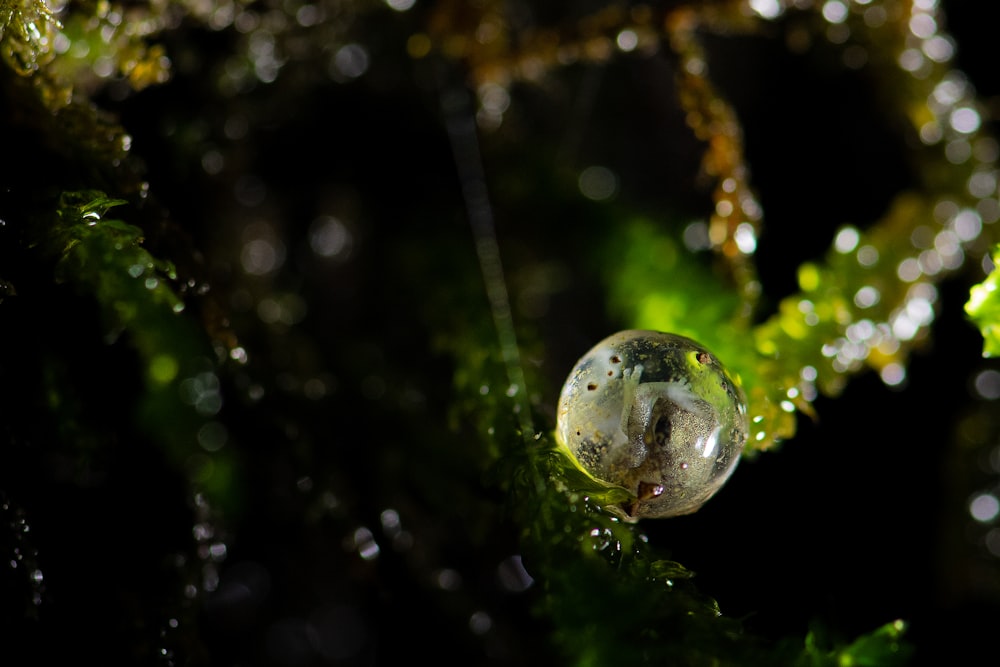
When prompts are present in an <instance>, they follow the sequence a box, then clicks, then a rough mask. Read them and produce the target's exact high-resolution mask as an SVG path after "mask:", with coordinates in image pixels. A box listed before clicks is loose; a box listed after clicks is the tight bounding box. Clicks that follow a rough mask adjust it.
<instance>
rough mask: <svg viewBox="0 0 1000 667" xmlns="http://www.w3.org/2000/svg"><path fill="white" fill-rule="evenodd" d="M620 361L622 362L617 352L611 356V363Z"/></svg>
mask: <svg viewBox="0 0 1000 667" xmlns="http://www.w3.org/2000/svg"><path fill="white" fill-rule="evenodd" d="M621 362H622V358H621V357H619V356H618V355H617V354H616V355H615V356H613V357H611V363H613V364H620V363H621Z"/></svg>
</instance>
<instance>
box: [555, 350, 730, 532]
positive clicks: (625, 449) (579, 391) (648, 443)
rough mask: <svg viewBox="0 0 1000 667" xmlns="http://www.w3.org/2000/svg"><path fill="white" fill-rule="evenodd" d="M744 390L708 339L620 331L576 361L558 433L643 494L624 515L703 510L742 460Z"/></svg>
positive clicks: (601, 475)
mask: <svg viewBox="0 0 1000 667" xmlns="http://www.w3.org/2000/svg"><path fill="white" fill-rule="evenodd" d="M748 427H749V425H748V423H747V409H746V399H745V398H744V395H743V392H742V390H741V389H740V387H739V385H738V384H737V383H736V382H735V381H734V380H733V378H732V377H731V376H730V375H729V373H728V372H727V371H726V369H725V368H724V367H723V366H722V364H721V363H720V362H719V360H718V359H717V358H716V357H715V355H713V354H712V353H711V352H709V351H708V350H706V349H705V348H704V347H703V346H702V345H699V344H698V343H697V342H695V341H693V340H691V339H690V338H685V337H683V336H678V335H675V334H668V333H661V332H659V331H638V330H629V331H620V332H618V333H616V334H614V335H612V336H609V337H608V338H605V339H604V340H602V341H601V342H600V343H598V344H597V345H596V346H594V347H593V348H592V349H591V350H590V351H589V352H587V354H585V355H584V356H583V357H582V358H581V359H580V361H578V362H577V364H576V366H575V367H574V368H573V371H572V372H571V373H570V375H569V378H568V379H567V380H566V383H565V384H564V385H563V389H562V394H561V395H560V397H559V407H558V422H557V425H556V436H557V438H558V439H559V441H560V444H562V445H563V446H565V447H566V448H567V449H568V450H569V451H570V453H571V454H572V455H573V456H574V457H576V459H577V461H579V463H580V465H581V466H583V468H584V469H586V470H587V471H588V472H589V473H590V474H591V475H593V476H594V477H595V478H597V479H599V480H601V481H604V482H608V483H611V484H617V485H620V486H623V487H625V488H626V489H628V490H629V491H630V492H632V494H633V495H635V497H636V500H635V501H632V502H629V503H626V504H625V505H623V506H622V507H616V508H609V509H612V511H614V512H616V513H617V514H620V515H622V516H623V517H624V518H625V519H626V520H629V521H635V520H638V519H641V518H658V517H671V516H678V515H681V514H690V513H691V512H695V511H697V510H698V509H699V508H700V507H701V506H702V505H704V504H705V502H706V501H707V500H708V499H709V498H711V497H712V496H713V495H715V493H716V492H717V491H718V490H719V489H720V488H721V487H722V485H723V484H724V483H725V482H726V480H727V479H728V478H729V476H730V475H731V474H732V472H733V470H734V469H735V468H736V464H737V463H738V462H739V458H740V454H741V453H742V451H743V443H744V442H746V439H747V431H748Z"/></svg>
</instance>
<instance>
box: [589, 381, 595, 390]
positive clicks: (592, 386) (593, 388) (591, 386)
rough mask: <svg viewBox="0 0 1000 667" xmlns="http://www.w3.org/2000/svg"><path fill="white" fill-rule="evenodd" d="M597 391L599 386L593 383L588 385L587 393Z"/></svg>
mask: <svg viewBox="0 0 1000 667" xmlns="http://www.w3.org/2000/svg"><path fill="white" fill-rule="evenodd" d="M595 389H597V384H595V383H593V382H591V383H590V384H588V385H587V391H594V390H595Z"/></svg>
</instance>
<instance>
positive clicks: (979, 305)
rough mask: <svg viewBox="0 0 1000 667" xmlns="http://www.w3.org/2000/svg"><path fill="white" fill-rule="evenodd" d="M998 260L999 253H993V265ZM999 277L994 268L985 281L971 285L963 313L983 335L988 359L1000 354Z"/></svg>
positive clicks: (984, 352)
mask: <svg viewBox="0 0 1000 667" xmlns="http://www.w3.org/2000/svg"><path fill="white" fill-rule="evenodd" d="M998 260H1000V252H998V251H994V253H993V265H994V267H996V265H997V261H998ZM998 283H1000V277H998V275H997V269H996V268H994V269H993V271H991V272H990V274H989V275H988V276H986V280H984V281H983V282H981V283H979V284H977V285H973V286H972V290H971V292H970V293H969V300H968V302H966V304H965V312H967V313H968V314H969V317H971V318H972V320H973V321H974V322H975V323H976V325H977V326H978V327H979V330H980V331H981V332H982V334H983V354H984V355H985V356H988V357H993V356H996V355H997V354H1000V295H998V293H997V286H998Z"/></svg>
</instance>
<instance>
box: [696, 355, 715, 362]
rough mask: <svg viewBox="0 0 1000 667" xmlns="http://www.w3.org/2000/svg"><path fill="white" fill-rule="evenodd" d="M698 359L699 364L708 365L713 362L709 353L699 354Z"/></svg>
mask: <svg viewBox="0 0 1000 667" xmlns="http://www.w3.org/2000/svg"><path fill="white" fill-rule="evenodd" d="M696 358H697V359H698V363H699V364H707V363H708V362H709V361H711V360H712V357H711V356H709V354H708V352H699V353H698V356H697V357H696Z"/></svg>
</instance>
